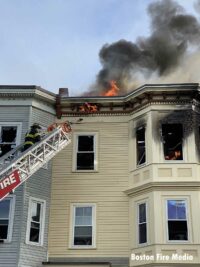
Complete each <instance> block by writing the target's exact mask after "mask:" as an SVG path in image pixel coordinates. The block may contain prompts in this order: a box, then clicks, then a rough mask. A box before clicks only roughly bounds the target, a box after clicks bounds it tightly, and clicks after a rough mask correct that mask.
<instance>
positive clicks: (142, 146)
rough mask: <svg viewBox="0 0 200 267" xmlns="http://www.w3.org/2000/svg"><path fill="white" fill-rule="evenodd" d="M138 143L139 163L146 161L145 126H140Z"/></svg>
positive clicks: (137, 135) (137, 132)
mask: <svg viewBox="0 0 200 267" xmlns="http://www.w3.org/2000/svg"><path fill="white" fill-rule="evenodd" d="M136 145H137V164H138V165H140V164H143V163H145V161H146V153H145V128H144V127H142V128H139V129H137V131H136Z"/></svg>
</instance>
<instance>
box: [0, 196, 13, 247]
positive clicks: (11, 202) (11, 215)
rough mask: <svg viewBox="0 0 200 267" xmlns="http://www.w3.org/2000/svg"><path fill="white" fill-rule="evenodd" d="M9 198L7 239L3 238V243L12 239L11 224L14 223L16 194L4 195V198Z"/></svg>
mask: <svg viewBox="0 0 200 267" xmlns="http://www.w3.org/2000/svg"><path fill="white" fill-rule="evenodd" d="M7 199H10V212H9V222H8V236H7V239H3V243H10V242H11V241H12V233H13V224H14V214H15V199H16V196H15V195H13V196H9V197H6V198H5V200H7Z"/></svg>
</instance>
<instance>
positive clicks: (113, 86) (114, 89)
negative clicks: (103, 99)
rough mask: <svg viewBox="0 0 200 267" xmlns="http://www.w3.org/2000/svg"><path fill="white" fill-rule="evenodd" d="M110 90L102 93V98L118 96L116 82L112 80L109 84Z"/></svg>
mask: <svg viewBox="0 0 200 267" xmlns="http://www.w3.org/2000/svg"><path fill="white" fill-rule="evenodd" d="M109 85H110V88H109V89H108V91H107V92H105V93H103V94H102V96H116V95H118V92H119V88H118V87H117V82H116V81H114V80H111V81H110V82H109Z"/></svg>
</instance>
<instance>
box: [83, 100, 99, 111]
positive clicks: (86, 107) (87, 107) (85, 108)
mask: <svg viewBox="0 0 200 267" xmlns="http://www.w3.org/2000/svg"><path fill="white" fill-rule="evenodd" d="M79 111H81V112H97V111H98V107H97V105H92V104H89V103H87V102H86V103H84V105H82V106H80V107H79Z"/></svg>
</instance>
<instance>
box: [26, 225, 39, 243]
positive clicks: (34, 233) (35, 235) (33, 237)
mask: <svg viewBox="0 0 200 267" xmlns="http://www.w3.org/2000/svg"><path fill="white" fill-rule="evenodd" d="M39 235H40V224H39V223H33V222H32V223H31V229H30V238H29V241H31V242H37V243H38V242H39Z"/></svg>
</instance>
